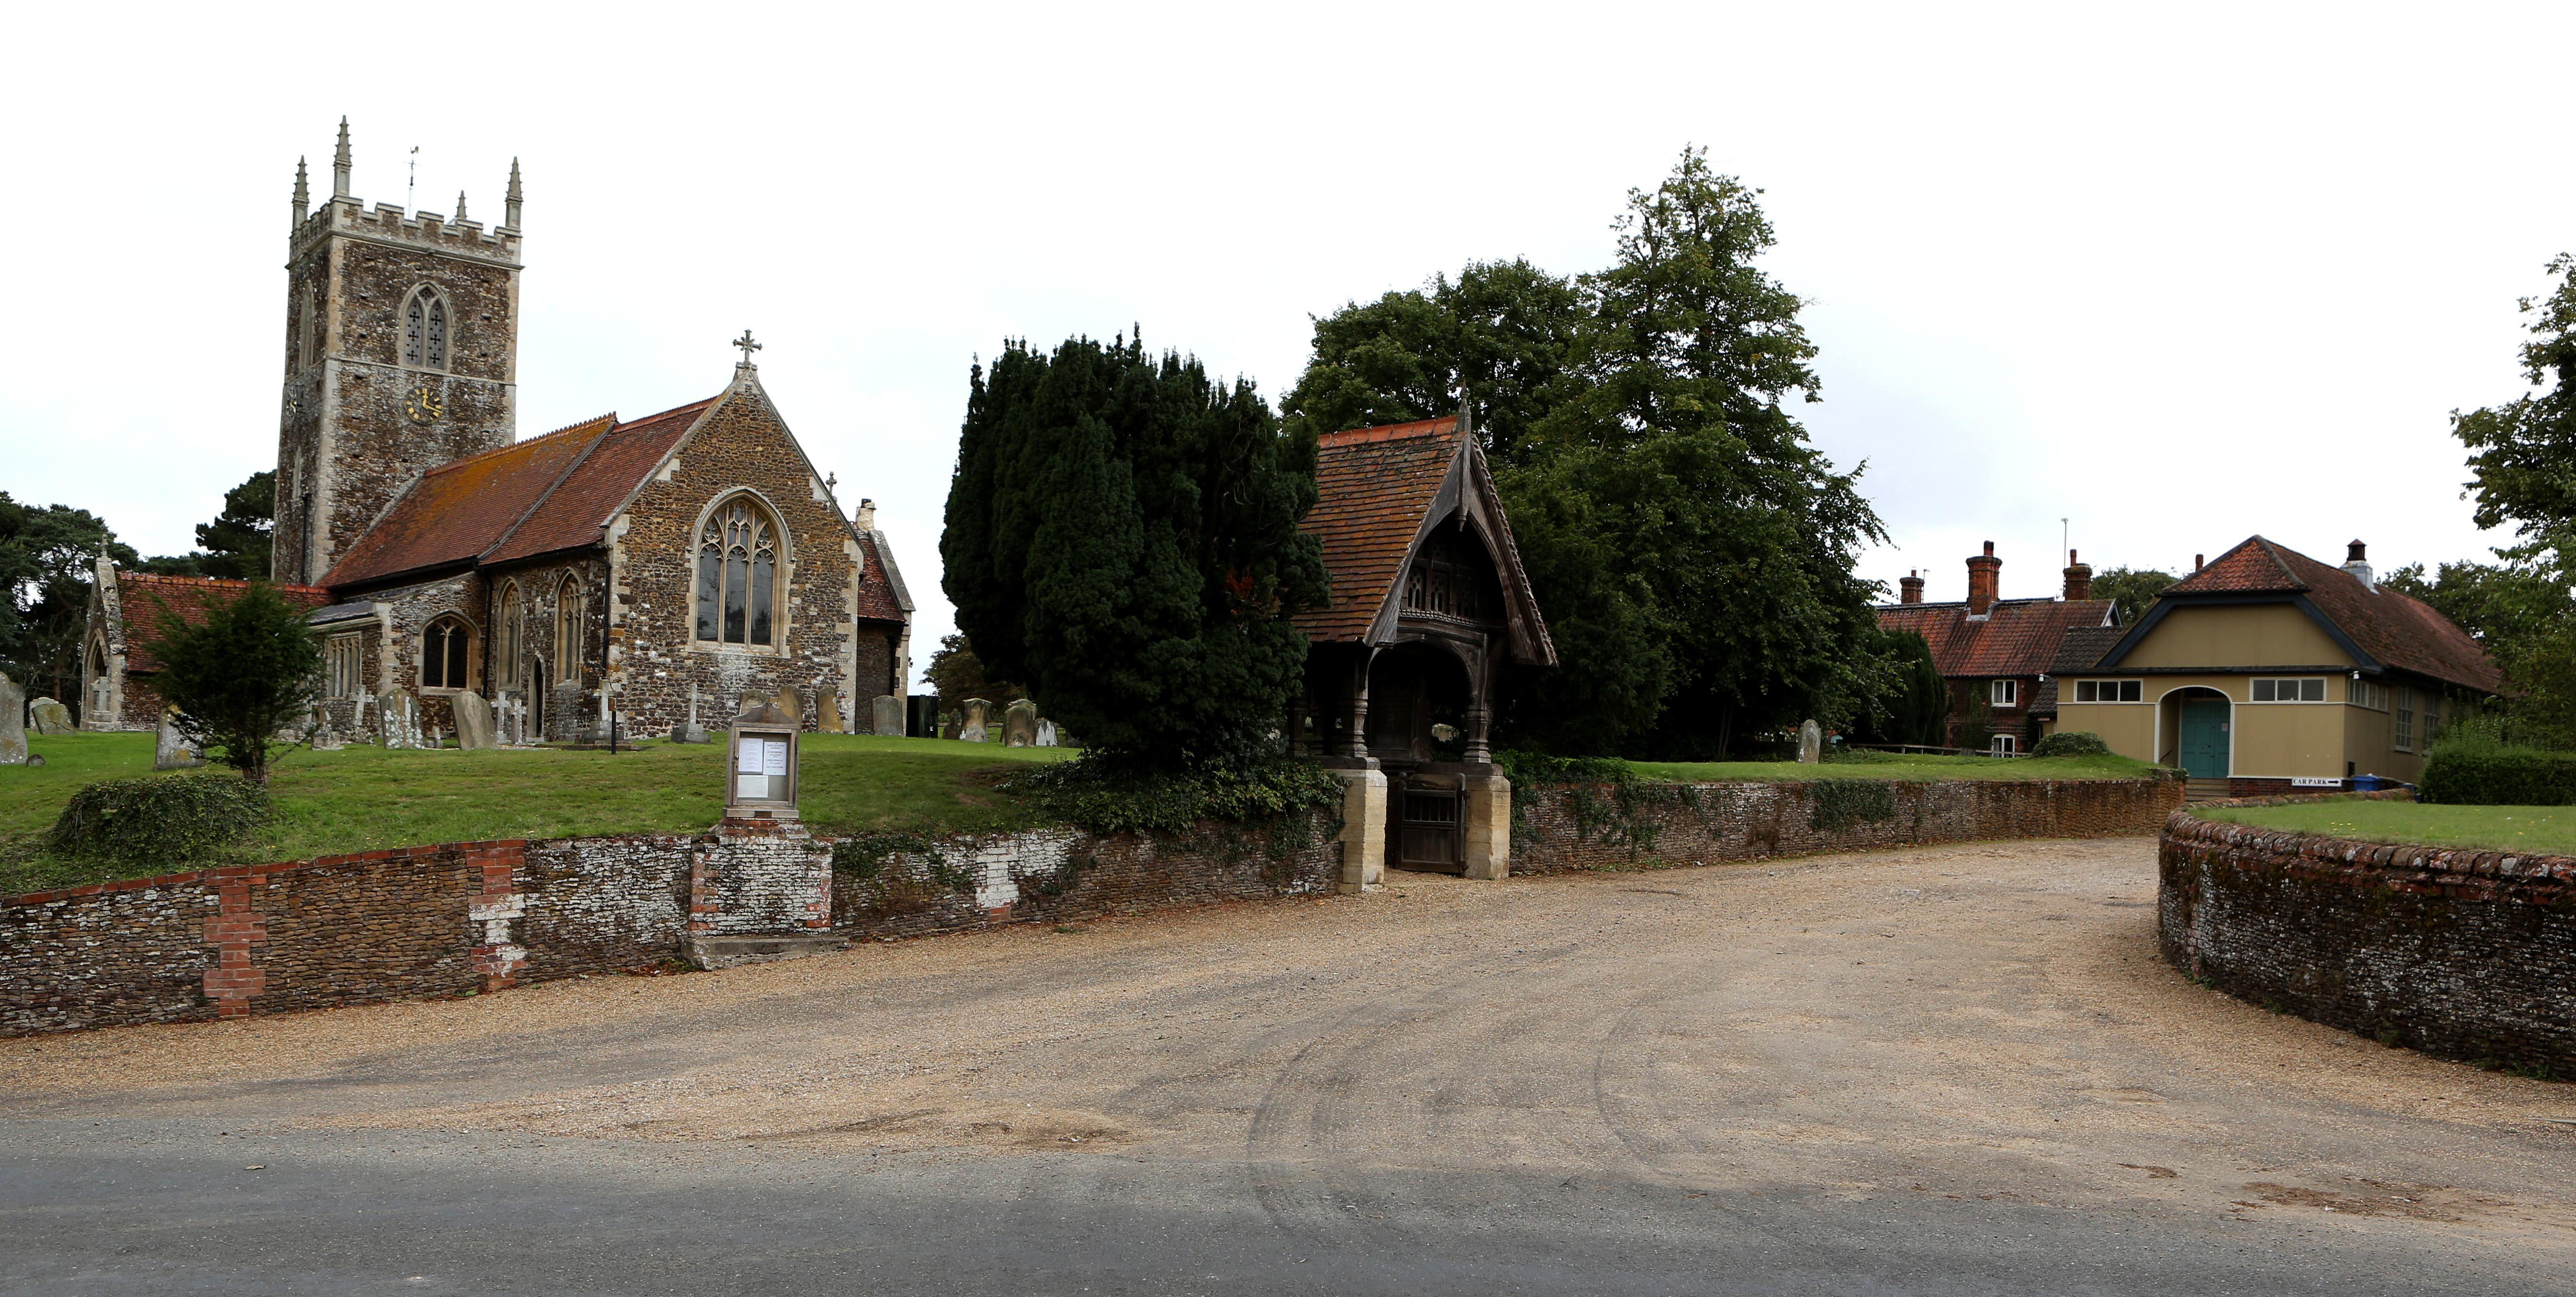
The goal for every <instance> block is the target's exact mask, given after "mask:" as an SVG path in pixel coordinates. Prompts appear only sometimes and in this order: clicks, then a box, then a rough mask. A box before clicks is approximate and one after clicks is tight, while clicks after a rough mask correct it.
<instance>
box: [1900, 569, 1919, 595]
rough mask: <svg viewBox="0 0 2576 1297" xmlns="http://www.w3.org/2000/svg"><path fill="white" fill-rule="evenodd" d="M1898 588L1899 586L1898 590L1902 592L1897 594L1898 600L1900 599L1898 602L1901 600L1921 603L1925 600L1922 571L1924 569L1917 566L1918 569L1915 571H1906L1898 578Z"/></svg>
mask: <svg viewBox="0 0 2576 1297" xmlns="http://www.w3.org/2000/svg"><path fill="white" fill-rule="evenodd" d="M1896 588H1897V590H1898V591H1899V592H1900V593H1899V594H1898V595H1897V601H1898V602H1900V603H1921V602H1923V572H1922V569H1920V568H1917V569H1915V570H1914V571H1911V572H1908V573H1906V574H1905V575H1904V576H1902V577H1899V578H1897V582H1896Z"/></svg>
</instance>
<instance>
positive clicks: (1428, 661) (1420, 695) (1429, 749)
mask: <svg viewBox="0 0 2576 1297" xmlns="http://www.w3.org/2000/svg"><path fill="white" fill-rule="evenodd" d="M1368 688H1369V713H1368V750H1369V755H1370V756H1373V757H1376V758H1377V759H1378V764H1379V766H1380V768H1382V769H1384V770H1385V771H1386V776H1387V795H1388V796H1387V817H1386V861H1387V863H1388V864H1390V865H1393V866H1395V867H1396V868H1399V869H1417V870H1423V871H1425V872H1431V873H1451V874H1454V873H1461V872H1464V871H1465V869H1466V867H1467V856H1466V801H1465V796H1466V785H1465V782H1464V780H1463V779H1462V778H1461V777H1460V774H1459V772H1458V770H1457V769H1455V768H1454V763H1456V762H1458V761H1459V760H1460V758H1461V751H1462V747H1461V745H1462V742H1463V736H1464V733H1465V724H1466V716H1467V704H1468V697H1469V694H1470V692H1471V684H1470V681H1469V679H1468V676H1467V667H1466V664H1465V663H1463V662H1461V661H1460V660H1459V658H1458V655H1457V654H1456V653H1454V652H1452V651H1450V650H1448V649H1447V648H1445V647H1441V646H1437V645H1433V644H1428V643H1425V642H1422V641H1420V640H1414V641H1409V642H1406V643H1401V644H1396V645H1393V646H1390V647H1388V648H1386V649H1384V650H1382V651H1380V652H1379V653H1378V654H1377V655H1376V656H1375V657H1374V659H1372V660H1371V661H1370V663H1369V673H1368Z"/></svg>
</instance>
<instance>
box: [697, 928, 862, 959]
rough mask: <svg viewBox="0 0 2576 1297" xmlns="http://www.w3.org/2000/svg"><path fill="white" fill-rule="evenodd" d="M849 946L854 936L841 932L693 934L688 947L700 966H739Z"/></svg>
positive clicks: (843, 948)
mask: <svg viewBox="0 0 2576 1297" xmlns="http://www.w3.org/2000/svg"><path fill="white" fill-rule="evenodd" d="M849 948H850V939H849V938H848V937H844V936H841V935H839V934H838V933H823V934H819V935H817V934H811V933H802V932H798V933H777V934H746V935H742V936H732V937H693V938H691V939H690V940H689V941H688V943H687V947H686V949H687V953H688V956H689V958H690V960H691V961H693V962H695V963H696V964H697V966H698V967H700V968H738V967H740V966H742V965H744V964H766V963H771V962H773V961H776V960H781V959H801V958H803V957H805V956H807V955H820V954H824V953H827V952H829V951H834V950H847V949H849Z"/></svg>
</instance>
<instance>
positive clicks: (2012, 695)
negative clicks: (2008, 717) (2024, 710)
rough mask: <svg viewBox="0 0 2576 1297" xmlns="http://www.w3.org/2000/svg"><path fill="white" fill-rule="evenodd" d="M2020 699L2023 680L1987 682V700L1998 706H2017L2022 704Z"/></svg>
mask: <svg viewBox="0 0 2576 1297" xmlns="http://www.w3.org/2000/svg"><path fill="white" fill-rule="evenodd" d="M2020 699H2021V681H2019V680H1989V681H1987V682H1986V701H1987V702H1989V703H1991V704H1993V705H1995V706H1997V707H2017V706H2019V705H2020Z"/></svg>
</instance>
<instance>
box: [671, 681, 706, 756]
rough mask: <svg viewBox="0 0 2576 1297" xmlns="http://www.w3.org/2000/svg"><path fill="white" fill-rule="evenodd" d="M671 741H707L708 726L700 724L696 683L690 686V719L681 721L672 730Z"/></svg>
mask: <svg viewBox="0 0 2576 1297" xmlns="http://www.w3.org/2000/svg"><path fill="white" fill-rule="evenodd" d="M671 741H672V742H673V743H704V742H707V727H706V726H704V725H700V724H698V687H697V686H696V685H690V686H689V719H687V720H685V721H682V722H680V724H679V726H678V727H677V728H675V729H673V730H672V731H671Z"/></svg>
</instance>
